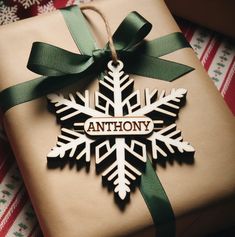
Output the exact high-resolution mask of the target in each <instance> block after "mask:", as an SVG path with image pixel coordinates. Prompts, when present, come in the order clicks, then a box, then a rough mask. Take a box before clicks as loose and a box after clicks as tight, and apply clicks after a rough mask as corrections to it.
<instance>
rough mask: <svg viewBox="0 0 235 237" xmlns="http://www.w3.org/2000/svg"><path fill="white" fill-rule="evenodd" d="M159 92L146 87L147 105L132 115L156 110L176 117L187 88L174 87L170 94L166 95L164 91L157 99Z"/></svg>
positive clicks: (145, 113)
mask: <svg viewBox="0 0 235 237" xmlns="http://www.w3.org/2000/svg"><path fill="white" fill-rule="evenodd" d="M157 93H158V91H157V90H153V92H152V93H150V92H149V89H145V100H146V105H145V106H143V107H142V108H140V109H138V110H136V111H135V112H133V113H131V114H130V115H131V116H141V115H147V114H149V113H151V112H154V111H155V112H158V113H160V114H163V115H166V116H170V117H176V116H177V114H178V112H179V109H180V106H179V105H180V104H181V103H182V102H183V100H184V99H185V97H186V93H187V90H186V89H183V88H179V89H172V90H171V92H170V94H169V95H165V91H162V93H161V95H160V96H159V99H158V100H156V99H157Z"/></svg>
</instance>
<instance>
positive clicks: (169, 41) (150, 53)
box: [28, 12, 193, 81]
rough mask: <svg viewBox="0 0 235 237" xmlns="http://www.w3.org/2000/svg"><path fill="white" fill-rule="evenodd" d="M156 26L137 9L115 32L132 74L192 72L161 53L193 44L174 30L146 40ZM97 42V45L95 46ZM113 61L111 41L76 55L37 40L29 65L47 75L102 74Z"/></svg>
mask: <svg viewBox="0 0 235 237" xmlns="http://www.w3.org/2000/svg"><path fill="white" fill-rule="evenodd" d="M151 28H152V25H151V23H150V22H148V21H147V20H146V19H144V18H143V17H142V16H141V15H139V14H138V13H137V12H131V13H130V14H128V16H127V17H126V18H125V19H124V20H123V22H122V23H121V24H120V25H119V27H118V29H117V30H116V32H115V33H114V35H113V41H114V46H115V49H116V50H117V54H118V57H119V59H120V60H122V61H123V62H124V65H125V71H126V72H127V73H130V74H137V75H141V76H147V77H152V78H156V79H161V80H165V81H172V80H175V79H176V78H178V77H181V76H182V75H184V74H186V73H188V72H190V71H192V70H193V68H191V67H189V66H186V65H183V64H180V63H176V62H171V61H168V60H164V59H161V58H159V57H160V56H163V55H166V54H168V53H171V52H174V51H175V50H177V49H181V48H184V47H189V44H188V42H187V41H186V40H185V39H184V37H183V36H182V34H181V33H173V34H170V35H168V36H165V37H163V38H160V39H155V40H152V41H143V40H144V38H145V37H146V36H147V35H148V33H149V32H150V30H151ZM94 46H95V45H94V44H93V47H94ZM109 60H111V52H110V49H109V47H108V44H107V45H106V46H105V48H103V49H96V48H93V50H92V51H87V52H83V54H75V53H72V52H69V51H66V50H64V49H61V48H58V47H56V46H53V45H50V44H46V43H41V42H35V43H34V44H33V47H32V50H31V54H30V57H29V62H28V68H29V69H30V70H31V71H33V72H36V73H38V74H41V75H45V76H63V75H68V74H70V75H71V74H77V75H79V74H83V75H84V76H89V75H91V74H94V73H95V74H96V75H98V74H99V73H102V72H103V71H104V69H105V68H106V65H107V63H108V61H109Z"/></svg>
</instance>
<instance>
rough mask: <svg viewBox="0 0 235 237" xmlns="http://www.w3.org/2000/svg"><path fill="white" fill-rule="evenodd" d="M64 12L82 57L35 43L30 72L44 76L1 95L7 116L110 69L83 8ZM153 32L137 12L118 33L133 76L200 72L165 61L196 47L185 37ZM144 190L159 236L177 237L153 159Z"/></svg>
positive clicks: (121, 55) (117, 41)
mask: <svg viewBox="0 0 235 237" xmlns="http://www.w3.org/2000/svg"><path fill="white" fill-rule="evenodd" d="M61 12H62V14H63V16H64V19H65V21H66V24H67V26H68V28H69V30H70V33H71V35H72V37H73V39H74V41H75V43H76V45H77V47H78V48H79V50H80V52H81V54H75V53H72V52H68V51H66V50H64V49H61V48H58V47H55V46H53V45H49V44H46V43H41V42H35V43H34V44H33V47H32V50H31V54H30V58H29V62H28V68H29V69H30V70H32V71H33V72H36V73H38V74H41V75H44V77H40V78H36V79H33V80H30V81H27V82H24V83H20V84H17V85H15V86H12V87H9V88H7V89H5V90H3V91H2V92H1V93H0V107H1V109H2V111H3V112H5V111H7V110H8V109H10V108H11V107H13V106H15V105H17V104H21V103H24V102H26V101H31V100H33V99H36V98H39V97H41V96H44V95H46V94H48V93H51V92H54V91H56V90H59V89H62V88H64V87H66V86H68V85H70V84H72V83H75V82H78V80H79V79H82V78H89V77H94V76H97V75H100V74H101V73H102V72H103V71H104V69H105V68H106V65H107V62H108V61H109V60H110V59H111V52H110V50H109V48H108V46H107V45H106V47H105V48H104V49H97V48H96V47H95V45H96V44H95V41H94V40H93V37H92V35H91V33H90V31H89V30H88V28H89V27H88V25H87V23H86V20H85V18H84V16H83V15H82V13H81V11H80V10H79V8H77V7H75V6H74V7H68V8H66V9H62V10H61ZM151 28H152V25H151V23H149V22H148V21H147V20H146V19H144V18H143V17H142V16H141V15H139V14H138V13H137V12H132V13H130V14H129V15H128V16H127V17H126V18H125V19H124V20H123V22H122V23H121V24H120V26H119V27H118V29H117V30H116V32H115V33H114V35H113V41H114V45H115V48H116V50H117V53H118V57H119V58H120V59H121V60H122V61H123V62H124V65H125V68H124V70H125V71H126V72H127V73H129V74H137V75H141V76H145V77H152V78H156V79H160V80H165V81H173V80H175V79H177V78H179V77H181V76H182V75H184V74H186V73H189V72H191V71H192V70H194V69H193V68H191V67H189V66H187V65H183V64H180V63H176V62H171V61H168V60H164V59H161V58H159V57H161V56H164V55H166V54H169V53H171V52H174V51H176V50H178V49H182V48H186V47H190V46H189V44H188V42H187V41H186V40H185V38H184V37H183V35H182V34H181V33H172V34H169V35H166V36H163V37H161V38H158V39H155V40H152V41H144V38H145V36H147V34H148V33H149V32H150V30H151ZM140 191H141V194H142V196H143V197H144V200H145V202H146V205H147V206H148V208H149V211H150V213H151V215H152V218H153V222H154V224H155V225H156V226H157V227H158V228H157V231H158V234H160V235H162V236H164V237H168V236H169V237H170V236H174V235H175V223H174V213H173V210H172V207H171V205H170V202H169V200H168V197H167V195H166V193H165V191H164V189H163V187H162V185H161V182H160V180H159V179H158V177H157V175H156V173H155V171H154V169H153V167H152V165H151V162H150V160H148V161H147V164H146V170H145V172H144V173H143V175H142V177H141V182H140ZM158 236H159V235H158Z"/></svg>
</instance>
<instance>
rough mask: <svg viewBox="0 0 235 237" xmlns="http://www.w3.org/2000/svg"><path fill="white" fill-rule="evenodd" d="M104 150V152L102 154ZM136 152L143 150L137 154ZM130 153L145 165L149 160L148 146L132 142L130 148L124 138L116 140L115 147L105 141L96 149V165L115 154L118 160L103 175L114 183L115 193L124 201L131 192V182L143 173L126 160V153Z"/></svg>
mask: <svg viewBox="0 0 235 237" xmlns="http://www.w3.org/2000/svg"><path fill="white" fill-rule="evenodd" d="M102 150H103V152H102ZM136 150H141V151H140V152H136ZM126 151H128V152H129V153H130V155H132V156H133V158H136V159H138V160H140V161H142V162H143V163H144V162H146V159H147V151H146V146H145V145H144V144H142V143H140V142H139V141H136V140H132V141H131V144H130V146H128V145H127V144H126V141H125V139H124V138H116V139H115V143H114V145H113V146H110V142H109V141H104V142H102V143H101V144H99V146H97V147H96V163H97V164H99V163H101V162H102V161H104V160H105V159H107V158H108V157H110V156H111V154H112V153H113V152H115V156H116V160H115V162H113V163H112V164H111V165H110V166H109V167H108V168H107V169H106V170H105V171H104V172H103V174H102V176H103V177H106V178H107V180H108V181H109V182H113V184H114V186H115V189H114V192H115V193H118V196H119V197H120V198H121V199H122V200H123V199H125V197H126V195H127V193H129V192H130V187H129V186H130V184H131V181H134V180H136V177H138V176H140V175H141V172H140V171H139V170H138V169H136V168H135V167H134V165H132V164H131V163H130V162H128V161H127V160H126V155H125V152H126Z"/></svg>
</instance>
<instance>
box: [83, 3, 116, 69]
mask: <svg viewBox="0 0 235 237" xmlns="http://www.w3.org/2000/svg"><path fill="white" fill-rule="evenodd" d="M80 9H81V10H92V11H95V12H96V13H98V14H99V15H100V16H101V18H102V20H103V21H104V24H105V28H106V31H107V34H108V44H109V48H110V51H111V56H112V60H113V63H114V65H117V64H118V56H117V51H116V49H115V47H114V43H113V38H112V33H111V30H110V26H109V23H108V20H107V19H106V17H105V15H104V14H103V13H102V12H101V11H100V10H99V9H97V8H96V7H94V6H90V5H84V6H80Z"/></svg>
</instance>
